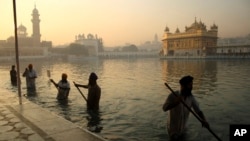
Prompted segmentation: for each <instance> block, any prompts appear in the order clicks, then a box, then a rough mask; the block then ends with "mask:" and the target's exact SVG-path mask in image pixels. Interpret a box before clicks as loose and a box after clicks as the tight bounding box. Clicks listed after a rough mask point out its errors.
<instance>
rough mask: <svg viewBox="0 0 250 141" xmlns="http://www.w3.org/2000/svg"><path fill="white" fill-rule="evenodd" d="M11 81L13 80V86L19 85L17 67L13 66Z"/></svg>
mask: <svg viewBox="0 0 250 141" xmlns="http://www.w3.org/2000/svg"><path fill="white" fill-rule="evenodd" d="M10 80H11V84H12V85H14V86H16V85H17V72H16V69H15V65H12V66H11V70H10Z"/></svg>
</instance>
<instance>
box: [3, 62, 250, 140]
mask: <svg viewBox="0 0 250 141" xmlns="http://www.w3.org/2000/svg"><path fill="white" fill-rule="evenodd" d="M29 63H32V64H33V66H34V69H35V70H36V71H37V74H38V78H37V80H36V88H37V89H36V93H35V95H33V96H27V97H24V98H27V99H29V100H30V101H32V102H34V103H37V104H38V105H41V106H42V107H44V108H46V109H48V110H50V111H52V112H55V113H56V114H59V115H60V116H62V117H64V118H65V119H67V120H70V121H72V122H74V123H75V124H77V125H79V126H80V127H83V128H87V125H88V124H89V122H90V120H89V119H90V118H89V114H88V113H87V112H86V102H85V100H84V99H83V97H82V96H81V95H80V93H79V91H78V90H77V89H76V88H75V86H74V85H73V81H75V82H77V83H81V84H87V83H88V75H89V73H90V72H96V73H97V75H98V76H99V79H98V84H99V85H100V87H101V88H102V96H101V101H100V108H101V110H100V115H99V116H100V117H99V120H98V121H99V122H98V124H99V126H100V127H103V128H102V130H101V131H100V132H99V133H97V134H99V135H100V136H103V137H104V138H106V139H108V140H113V141H166V140H168V134H167V132H166V117H167V113H165V112H163V111H162V104H163V103H164V101H165V99H166V97H167V96H168V94H169V93H170V91H169V90H168V89H167V88H166V87H165V85H164V83H165V82H167V83H168V84H169V85H170V87H172V89H175V90H178V89H179V83H178V81H179V79H180V78H181V77H182V76H184V75H192V76H193V77H194V78H195V79H194V88H193V89H194V90H193V94H194V96H195V97H196V98H197V100H198V101H199V104H200V107H201V109H202V110H203V112H204V114H205V115H206V117H207V120H208V122H209V123H210V126H211V129H212V130H213V131H214V132H215V133H216V134H217V135H218V136H219V137H220V138H221V139H222V140H229V125H230V124H250V102H249V101H250V93H249V91H250V85H249V83H250V77H249V71H250V60H207V61H204V60H159V59H157V58H144V59H107V60H101V59H99V60H94V61H81V62H63V61H44V62H43V61H37V62H27V61H26V62H21V65H20V69H21V73H22V72H23V71H24V70H25V67H26V66H27V65H28V64H29ZM12 64H13V63H11V62H9V63H1V65H0V76H1V80H0V89H7V90H9V91H12V92H16V93H17V88H16V87H13V86H11V84H10V78H9V70H10V67H11V65H12ZM47 70H49V71H50V72H51V76H50V78H53V79H54V80H55V81H56V82H57V81H59V80H60V78H61V74H62V73H67V74H68V80H69V81H70V82H71V91H70V96H69V100H68V103H67V104H62V103H59V102H58V101H57V100H56V93H57V91H56V89H55V87H54V86H53V84H51V83H50V82H49V77H48V75H47ZM21 81H22V84H21V90H22V94H26V93H27V91H26V88H25V87H26V86H25V79H24V78H21ZM81 91H82V92H83V94H85V96H86V93H87V90H86V89H81ZM187 133H188V135H187V137H186V141H200V140H204V141H210V140H211V141H212V140H215V138H214V137H213V136H212V134H210V132H208V130H207V129H205V128H202V127H201V124H200V123H199V121H198V120H197V119H196V118H195V117H194V116H193V115H190V118H189V122H188V130H187Z"/></svg>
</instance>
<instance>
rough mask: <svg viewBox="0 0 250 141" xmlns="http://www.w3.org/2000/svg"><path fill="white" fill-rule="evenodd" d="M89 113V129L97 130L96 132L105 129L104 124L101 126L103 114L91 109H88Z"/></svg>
mask: <svg viewBox="0 0 250 141" xmlns="http://www.w3.org/2000/svg"><path fill="white" fill-rule="evenodd" d="M87 113H88V114H89V116H88V117H87V120H88V125H87V127H88V130H90V131H91V132H96V133H100V132H101V131H102V129H103V127H102V126H100V124H101V120H102V119H101V115H100V112H99V111H90V110H88V111H87Z"/></svg>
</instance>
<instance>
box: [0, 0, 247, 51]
mask: <svg viewBox="0 0 250 141" xmlns="http://www.w3.org/2000/svg"><path fill="white" fill-rule="evenodd" d="M16 5H17V23H18V24H17V25H20V24H22V25H24V26H25V27H27V33H28V36H30V35H31V34H32V23H31V21H30V20H31V11H32V9H34V7H36V8H37V9H38V10H39V14H40V19H41V21H40V27H41V29H40V30H41V40H50V41H52V42H53V45H62V44H69V43H71V42H73V41H74V39H75V35H78V34H89V33H91V34H94V35H95V34H97V35H99V36H100V37H102V39H103V44H104V46H105V47H113V46H119V45H125V44H126V43H131V44H136V45H139V44H141V43H144V42H145V41H152V40H153V38H154V35H155V34H157V35H158V37H159V39H161V36H162V35H163V32H164V29H165V27H166V26H168V27H169V29H170V31H171V32H174V31H175V30H176V28H177V27H178V28H179V29H180V31H181V32H182V31H184V28H185V26H190V23H193V21H194V19H195V17H196V18H197V20H198V21H200V20H201V21H203V22H204V23H205V24H206V26H207V27H209V26H210V25H212V24H213V23H215V24H216V25H218V27H219V30H218V31H219V32H218V36H219V37H222V38H226V37H239V36H246V35H248V34H249V33H250V15H249V13H250V8H249V6H250V2H249V1H248V0H237V1H235V0H220V1H217V0H209V1H201V0H190V1H186V0H178V1H170V0H157V1H153V0H137V1H134V0H118V1H117V0H106V1H104V0H95V1H90V0H74V1H68V0H53V1H51V0H36V1H34V0H22V1H17V2H16ZM0 9H1V12H0V18H1V25H0V39H1V40H6V39H7V38H8V37H10V36H13V35H14V28H13V27H14V25H13V5H12V1H10V0H1V2H0Z"/></svg>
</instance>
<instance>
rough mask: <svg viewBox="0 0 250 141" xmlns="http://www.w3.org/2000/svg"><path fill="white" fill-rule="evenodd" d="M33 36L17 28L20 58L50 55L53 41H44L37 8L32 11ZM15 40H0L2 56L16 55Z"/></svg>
mask: <svg viewBox="0 0 250 141" xmlns="http://www.w3.org/2000/svg"><path fill="white" fill-rule="evenodd" d="M31 15H32V19H31V22H32V25H33V26H32V31H33V33H32V35H31V36H30V37H29V36H28V33H27V28H26V27H25V26H24V25H22V24H21V25H19V26H18V28H17V36H18V46H19V55H20V56H44V55H47V54H48V48H49V47H52V42H51V41H42V42H41V34H40V19H39V16H40V15H39V12H38V10H37V9H36V6H35V8H34V9H33V11H32V14H31ZM14 47H15V38H14V36H10V37H9V38H7V40H0V50H1V52H2V53H0V56H12V55H14V54H15V50H14Z"/></svg>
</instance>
